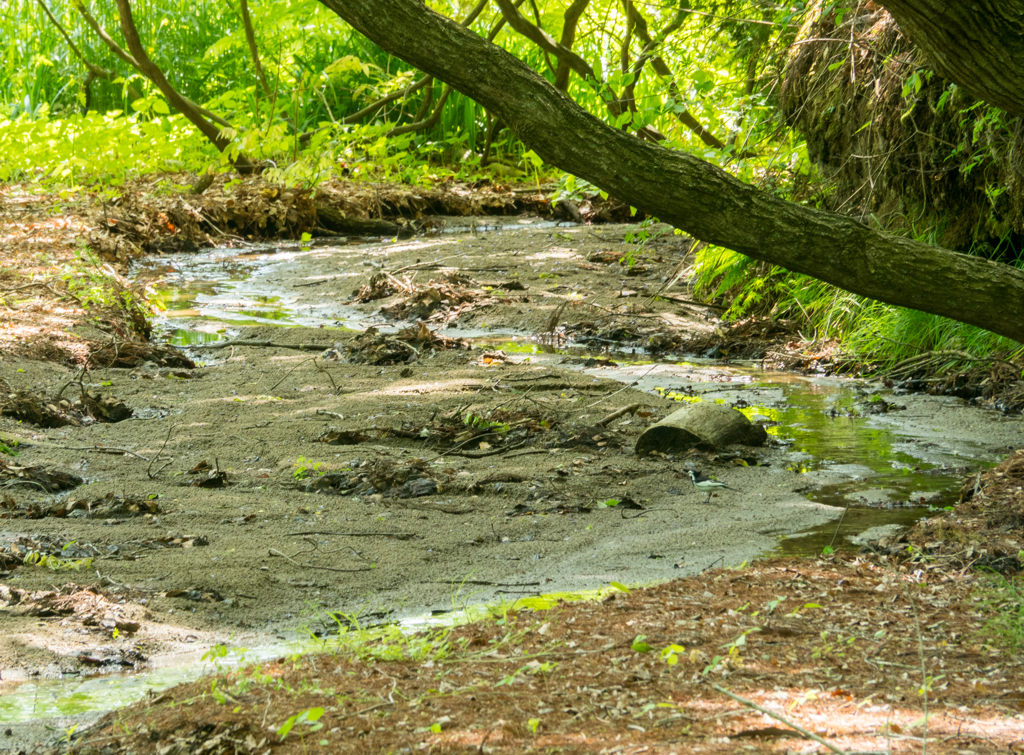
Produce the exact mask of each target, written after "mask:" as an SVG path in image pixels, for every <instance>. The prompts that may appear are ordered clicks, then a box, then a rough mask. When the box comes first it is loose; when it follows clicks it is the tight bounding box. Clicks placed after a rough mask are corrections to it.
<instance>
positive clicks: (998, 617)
mask: <svg viewBox="0 0 1024 755" xmlns="http://www.w3.org/2000/svg"><path fill="white" fill-rule="evenodd" d="M1017 559H1018V560H1024V552H1022V553H1019V554H1018V555H1017ZM979 597H980V598H981V600H982V605H983V606H984V608H985V609H986V610H987V612H988V613H989V619H988V620H987V621H986V622H985V626H984V628H983V629H982V633H983V634H985V635H986V636H988V637H991V638H992V639H993V640H995V642H997V643H998V644H999V645H1002V646H1004V647H1006V648H1008V649H1009V650H1010V651H1011V652H1013V653H1014V654H1016V653H1017V652H1019V651H1020V649H1021V648H1024V592H1022V591H1021V588H1020V585H1019V584H1018V581H1017V580H1016V579H1007V578H1006V577H1004V576H1002V575H1000V574H993V575H991V576H990V577H989V578H988V579H987V580H985V582H984V583H983V584H982V586H981V588H980V590H979Z"/></svg>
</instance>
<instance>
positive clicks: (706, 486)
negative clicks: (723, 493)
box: [687, 469, 736, 503]
mask: <svg viewBox="0 0 1024 755" xmlns="http://www.w3.org/2000/svg"><path fill="white" fill-rule="evenodd" d="M687 472H688V474H689V475H690V482H692V483H693V487H695V488H697V490H699V491H700V492H701V493H707V494H708V497H707V498H706V499H705V500H704V503H707V502H708V501H710V500H711V494H712V493H714V492H715V491H716V490H718V489H719V488H725V489H726V490H736V488H730V487H729V486H728V485H726V484H725V483H724V482H719V481H718V480H712V479H711V478H710V477H705V476H704V475H702V474H701V473H700V472H697V471H696V470H693V469H690V470H687Z"/></svg>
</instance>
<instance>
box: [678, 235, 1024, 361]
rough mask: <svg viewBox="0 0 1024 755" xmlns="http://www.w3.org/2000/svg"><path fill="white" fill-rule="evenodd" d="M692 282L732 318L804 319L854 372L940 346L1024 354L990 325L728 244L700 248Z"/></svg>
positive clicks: (1009, 356)
mask: <svg viewBox="0 0 1024 755" xmlns="http://www.w3.org/2000/svg"><path fill="white" fill-rule="evenodd" d="M1018 266H1021V264H1020V261H1019V260H1018ZM691 282H692V283H693V284H694V286H695V288H696V292H697V294H698V295H699V296H703V297H706V298H709V299H716V298H723V297H724V298H725V299H727V300H728V301H729V302H730V305H729V308H728V310H727V311H726V313H725V319H727V320H739V319H742V318H746V317H772V318H776V319H783V318H784V319H789V320H792V321H794V322H795V323H797V325H798V328H799V333H800V336H801V337H802V338H803V340H804V341H805V342H806V343H807V344H820V343H823V342H828V341H835V342H838V343H839V344H840V347H841V356H840V358H839V362H840V366H842V367H844V368H845V369H848V370H850V371H860V372H868V373H871V372H884V371H885V370H887V369H890V368H892V367H893V366H895V365H897V364H899V363H901V362H903V361H904V360H906V359H909V358H911V357H914V356H917V355H919V354H922V353H924V352H932V351H957V352H963V353H964V354H969V355H971V356H973V357H975V358H979V359H983V358H987V357H998V358H1002V359H1006V360H1009V361H1013V360H1015V359H1018V358H1020V357H1021V356H1024V347H1022V346H1021V344H1019V343H1017V342H1016V341H1013V340H1012V339H1009V338H1004V337H1002V336H997V335H995V334H993V333H991V332H989V331H987V330H984V329H983V328H979V327H976V326H973V325H967V324H965V323H961V322H956V321H953V320H950V319H948V318H945V317H940V316H938V315H932V314H928V313H926V312H920V311H918V310H913V309H906V308H904V307H897V306H893V305H890V304H883V303H882V302H878V301H876V300H874V299H869V298H867V297H864V296H858V295H857V294H852V293H850V292H848V291H844V290H842V289H840V288H837V287H836V286H833V285H831V284H829V283H824V282H822V281H819V280H815V279H814V278H811V277H809V276H806V275H801V274H798V273H791V272H789V271H787V270H785V269H784V268H781V267H778V266H775V265H767V264H765V263H761V262H758V261H757V260H753V259H751V258H749V257H747V256H745V255H742V254H739V253H738V252H733V251H730V250H728V249H722V248H721V247H708V248H706V249H704V250H703V251H701V252H699V253H698V255H697V264H696V266H695V268H694V274H693V278H692V280H691ZM971 364H972V363H971V362H970V361H969V360H965V359H962V358H958V357H955V356H950V357H949V358H948V359H946V360H945V361H943V362H942V363H941V364H939V365H938V366H937V368H935V367H933V370H932V372H933V374H944V373H945V372H947V371H950V370H958V369H963V368H965V367H969V366H971Z"/></svg>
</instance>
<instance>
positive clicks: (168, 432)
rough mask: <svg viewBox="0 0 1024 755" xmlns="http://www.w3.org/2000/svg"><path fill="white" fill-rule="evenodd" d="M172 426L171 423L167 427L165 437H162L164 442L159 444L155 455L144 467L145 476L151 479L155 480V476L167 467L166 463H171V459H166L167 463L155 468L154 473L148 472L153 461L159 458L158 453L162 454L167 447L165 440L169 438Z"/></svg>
mask: <svg viewBox="0 0 1024 755" xmlns="http://www.w3.org/2000/svg"><path fill="white" fill-rule="evenodd" d="M174 427H175V426H174V425H171V426H170V427H168V428H167V437H166V438H164V444H163V445H162V446H160V450H159V451H157V452H156V456H154V457H153V458H152V459H150V462H149V466H148V467H146V476H147V477H148V478H149V479H151V480H155V479H156V476H157V475H158V474H160V473H161V472H163V471H164V470H165V469H167V465H168V464H170V463H171V460H168V461H167V464H164V465H163V466H162V467H160V469H158V470H156V474H150V470H151V469H152V468H153V462H155V461H156V460H157V459H159V458H160V454H162V453H163V452H164V449H165V448H167V442H168V441H169V440H170V439H171V432H173V430H174Z"/></svg>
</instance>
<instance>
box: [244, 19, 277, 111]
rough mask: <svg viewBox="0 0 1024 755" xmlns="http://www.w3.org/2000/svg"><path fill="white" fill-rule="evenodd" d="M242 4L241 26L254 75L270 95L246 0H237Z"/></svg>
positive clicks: (266, 93) (264, 90)
mask: <svg viewBox="0 0 1024 755" xmlns="http://www.w3.org/2000/svg"><path fill="white" fill-rule="evenodd" d="M239 2H240V3H241V6H242V26H243V27H244V28H245V41H246V42H248V43H249V55H250V56H251V57H252V65H253V67H254V68H255V69H256V76H257V77H258V78H259V80H260V85H261V86H262V87H263V93H264V94H265V95H267V97H269V96H270V84H268V83H267V75H266V74H265V73H264V72H263V64H262V63H260V51H259V48H258V47H257V46H256V32H255V31H253V28H252V17H251V16H250V15H249V2H248V0H239Z"/></svg>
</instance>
